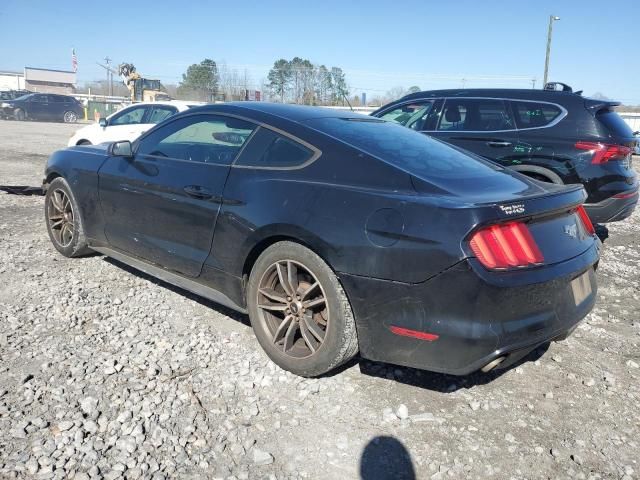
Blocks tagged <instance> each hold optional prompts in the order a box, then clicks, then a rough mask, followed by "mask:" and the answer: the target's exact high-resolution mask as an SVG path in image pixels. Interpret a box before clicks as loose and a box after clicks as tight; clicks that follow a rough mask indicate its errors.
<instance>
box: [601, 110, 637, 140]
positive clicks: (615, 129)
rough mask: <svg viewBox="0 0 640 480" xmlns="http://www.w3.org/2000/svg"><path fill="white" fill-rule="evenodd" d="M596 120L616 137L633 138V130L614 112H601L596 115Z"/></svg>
mask: <svg viewBox="0 0 640 480" xmlns="http://www.w3.org/2000/svg"><path fill="white" fill-rule="evenodd" d="M596 118H597V119H598V121H599V122H600V123H602V124H603V125H604V126H605V127H606V128H607V130H608V131H609V133H610V134H611V135H613V136H614V137H622V138H630V137H633V130H631V127H629V125H627V123H626V122H625V121H624V120H623V119H622V117H621V116H620V115H618V114H617V113H616V112H614V111H613V110H600V111H599V112H598V113H596Z"/></svg>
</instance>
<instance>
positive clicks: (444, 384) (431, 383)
mask: <svg viewBox="0 0 640 480" xmlns="http://www.w3.org/2000/svg"><path fill="white" fill-rule="evenodd" d="M548 349H549V343H546V344H544V345H541V346H539V347H538V348H536V349H535V350H533V351H532V352H531V353H529V354H528V355H526V356H525V357H523V358H521V359H520V360H518V361H517V362H516V363H514V364H512V365H510V366H509V367H507V368H504V369H501V370H494V371H491V372H489V373H482V372H475V373H472V374H471V375H466V376H463V377H459V376H455V375H446V374H443V373H435V372H429V371H427V370H418V369H416V368H409V367H399V366H395V365H389V364H386V363H380V362H372V361H369V360H361V361H360V373H362V374H364V375H369V376H371V377H378V378H382V379H385V380H391V381H394V382H399V383H404V384H405V385H411V386H412V387H419V388H426V389H428V390H434V391H436V392H440V393H452V392H455V391H456V390H460V389H462V388H472V387H475V386H477V385H486V384H487V383H491V382H492V381H494V380H496V379H497V378H499V377H501V376H502V375H504V374H505V373H506V372H508V371H509V370H511V369H513V368H516V367H518V366H519V365H522V364H523V363H526V362H535V361H536V360H538V359H539V358H540V357H542V356H543V355H544V354H545V353H546V351H547V350H548Z"/></svg>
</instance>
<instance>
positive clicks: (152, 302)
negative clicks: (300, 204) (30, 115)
mask: <svg viewBox="0 0 640 480" xmlns="http://www.w3.org/2000/svg"><path fill="white" fill-rule="evenodd" d="M73 130H74V127H73V126H69V125H63V124H47V123H29V122H26V123H17V122H9V121H3V122H0V184H13V185H17V184H28V185H39V184H40V181H41V174H42V170H43V166H44V164H45V161H46V158H47V155H48V154H49V153H51V152H52V151H53V150H55V149H57V148H60V147H64V146H65V145H66V141H67V139H68V137H69V136H70V135H71V134H72V132H73ZM637 162H638V159H637V158H636V163H637ZM42 203H43V201H42V197H21V196H14V195H8V194H2V193H0V325H1V328H0V478H3V479H4V478H38V479H48V478H56V479H58V478H60V479H62V478H75V479H87V478H106V479H116V478H128V479H135V478H154V479H164V478H192V479H196V478H227V479H246V478H252V479H253V478H277V479H284V478H311V479H342V478H345V479H351V478H365V479H374V478H375V479H378V478H381V479H384V478H414V476H415V478H496V479H510V478H514V479H524V478H527V479H533V478H624V479H631V478H638V476H639V475H640V473H639V472H640V465H638V460H640V455H639V454H638V452H640V409H639V405H640V402H639V400H640V387H639V385H640V383H639V381H638V380H639V376H640V369H639V367H638V364H639V363H640V353H639V350H638V344H639V343H640V319H639V318H638V313H639V311H640V307H639V305H640V284H639V280H640V276H639V271H640V270H639V266H640V256H639V253H640V245H639V241H638V234H639V233H640V213H636V214H635V215H634V216H633V217H632V218H631V219H630V220H627V221H625V222H623V223H621V224H615V225H612V226H611V228H610V235H611V237H610V239H609V240H608V241H607V243H606V245H605V250H604V254H603V258H602V261H601V262H600V268H599V270H598V280H599V284H600V292H599V299H598V303H597V306H596V308H595V310H594V311H593V313H592V314H590V315H589V316H588V317H587V319H586V321H584V322H583V323H582V324H581V326H580V327H579V328H578V329H577V330H576V332H575V333H574V335H573V336H572V337H570V338H569V339H568V340H565V341H563V342H560V343H555V344H552V345H551V346H550V347H549V348H548V350H546V351H544V350H539V351H537V352H535V354H533V355H531V356H529V357H528V358H527V359H526V361H525V362H523V363H521V364H520V365H518V366H517V367H515V368H511V369H509V370H507V371H505V372H501V373H499V374H498V373H494V374H489V375H473V376H469V377H465V378H460V377H452V376H446V375H437V374H432V373H429V372H423V371H419V370H413V369H408V368H398V367H394V366H389V365H383V364H378V363H372V362H364V361H363V362H353V363H351V364H349V365H347V366H346V367H345V368H343V369H342V370H341V371H339V372H337V373H335V374H334V375H332V376H329V377H326V378H322V379H317V380H303V379H301V378H297V377H295V376H293V375H291V374H289V373H287V372H284V371H282V370H280V369H279V368H278V367H276V366H275V365H274V364H273V363H272V362H270V361H269V360H268V359H267V357H266V355H264V354H263V353H262V351H261V350H260V348H259V345H258V343H257V341H256V340H255V339H254V337H253V334H252V331H251V328H250V327H249V324H248V319H247V318H246V317H245V316H242V315H238V314H236V313H233V312H230V311H229V310H227V309H225V308H223V307H220V306H219V305H217V304H214V303H211V302H208V301H206V300H202V299H199V298H197V297H195V296H193V295H190V294H188V293H185V292H183V291H180V290H179V289H176V288H173V287H171V286H169V285H167V284H164V283H162V282H159V281H157V280H154V279H152V278H150V277H147V276H145V275H143V274H140V273H137V272H136V271H134V270H132V269H129V268H128V267H125V266H123V265H121V264H119V263H117V262H115V261H111V260H108V259H106V258H104V257H102V256H99V255H95V256H91V257H88V258H83V259H74V260H70V259H67V258H64V257H62V256H60V255H59V254H57V252H56V251H55V250H54V249H53V247H52V246H51V245H50V243H49V240H48V238H47V234H46V231H45V228H44V223H43V213H42V210H43V208H42Z"/></svg>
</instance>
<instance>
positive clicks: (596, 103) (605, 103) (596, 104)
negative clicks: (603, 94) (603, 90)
mask: <svg viewBox="0 0 640 480" xmlns="http://www.w3.org/2000/svg"><path fill="white" fill-rule="evenodd" d="M620 105H621V103H620V102H616V101H613V100H596V99H595V98H585V100H584V106H585V108H586V109H587V110H589V111H590V112H591V113H592V114H593V115H595V114H596V113H598V112H599V111H600V110H610V109H612V108H613V107H619V106H620Z"/></svg>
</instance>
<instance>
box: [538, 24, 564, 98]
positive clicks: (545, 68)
mask: <svg viewBox="0 0 640 480" xmlns="http://www.w3.org/2000/svg"><path fill="white" fill-rule="evenodd" d="M556 20H560V17H556V16H555V15H549V30H548V32H547V56H546V58H545V61H544V78H543V80H542V88H544V86H545V85H546V84H547V80H548V76H549V57H550V56H551V36H552V35H553V22H555V21H556Z"/></svg>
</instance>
